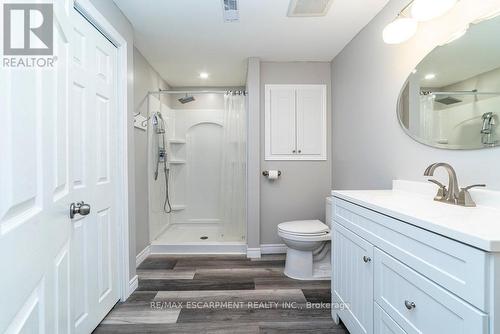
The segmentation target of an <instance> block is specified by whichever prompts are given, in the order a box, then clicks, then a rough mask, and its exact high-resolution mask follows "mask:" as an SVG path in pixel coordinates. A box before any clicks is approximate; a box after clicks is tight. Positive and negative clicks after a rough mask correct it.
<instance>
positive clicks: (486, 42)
mask: <svg viewBox="0 0 500 334" xmlns="http://www.w3.org/2000/svg"><path fill="white" fill-rule="evenodd" d="M499 35H500V17H496V18H493V19H490V20H488V21H483V22H481V23H479V24H475V25H473V26H471V27H470V28H469V29H468V30H467V32H466V33H465V34H464V35H462V36H460V37H458V36H457V38H456V39H454V40H453V41H451V42H449V43H447V44H445V45H442V46H439V47H437V48H435V49H434V50H433V51H431V52H430V53H429V54H428V55H427V56H426V57H425V58H424V60H422V62H420V64H418V66H417V67H416V68H415V69H414V70H413V72H412V73H410V75H409V77H408V79H407V80H406V82H405V85H404V87H403V88H402V90H401V94H400V96H399V100H398V118H399V121H400V124H401V126H402V127H403V129H404V130H405V131H406V133H407V134H408V135H410V136H411V137H412V138H414V139H415V140H417V141H419V142H421V143H423V144H426V145H430V146H433V147H439V148H446V149H479V148H488V147H493V146H497V145H499V144H500V127H499V121H500V119H499V117H500V40H499V39H498V38H499V37H498V36H499Z"/></svg>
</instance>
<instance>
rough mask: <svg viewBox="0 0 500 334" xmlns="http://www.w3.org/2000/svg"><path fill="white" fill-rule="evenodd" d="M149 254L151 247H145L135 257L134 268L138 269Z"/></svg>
mask: <svg viewBox="0 0 500 334" xmlns="http://www.w3.org/2000/svg"><path fill="white" fill-rule="evenodd" d="M149 254H151V246H146V248H144V249H143V250H142V251H141V252H140V253H139V254H137V256H136V257H135V267H136V268H137V267H139V265H140V264H141V263H142V261H144V260H145V259H146V258H147V257H148V256H149Z"/></svg>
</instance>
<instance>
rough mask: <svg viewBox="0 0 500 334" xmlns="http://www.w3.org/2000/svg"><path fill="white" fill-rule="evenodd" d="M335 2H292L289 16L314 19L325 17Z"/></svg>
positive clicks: (326, 0) (324, 0) (327, 0)
mask: <svg viewBox="0 0 500 334" xmlns="http://www.w3.org/2000/svg"><path fill="white" fill-rule="evenodd" d="M332 2H333V0H290V6H289V7H288V16H290V17H312V16H325V15H326V14H327V13H328V10H329V9H330V6H331V5H332Z"/></svg>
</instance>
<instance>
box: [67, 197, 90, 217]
mask: <svg viewBox="0 0 500 334" xmlns="http://www.w3.org/2000/svg"><path fill="white" fill-rule="evenodd" d="M89 213H90V205H89V204H85V203H84V202H83V201H81V202H76V203H74V202H73V203H71V205H70V206H69V218H71V219H73V218H75V215H76V214H79V215H82V216H86V215H88V214H89Z"/></svg>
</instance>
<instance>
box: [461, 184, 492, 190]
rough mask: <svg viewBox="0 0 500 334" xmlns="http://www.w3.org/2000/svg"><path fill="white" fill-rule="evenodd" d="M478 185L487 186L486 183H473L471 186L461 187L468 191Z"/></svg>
mask: <svg viewBox="0 0 500 334" xmlns="http://www.w3.org/2000/svg"><path fill="white" fill-rule="evenodd" d="M477 187H486V184H473V185H470V186H467V187H464V188H460V189H461V190H465V191H467V190H469V189H472V188H477Z"/></svg>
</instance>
